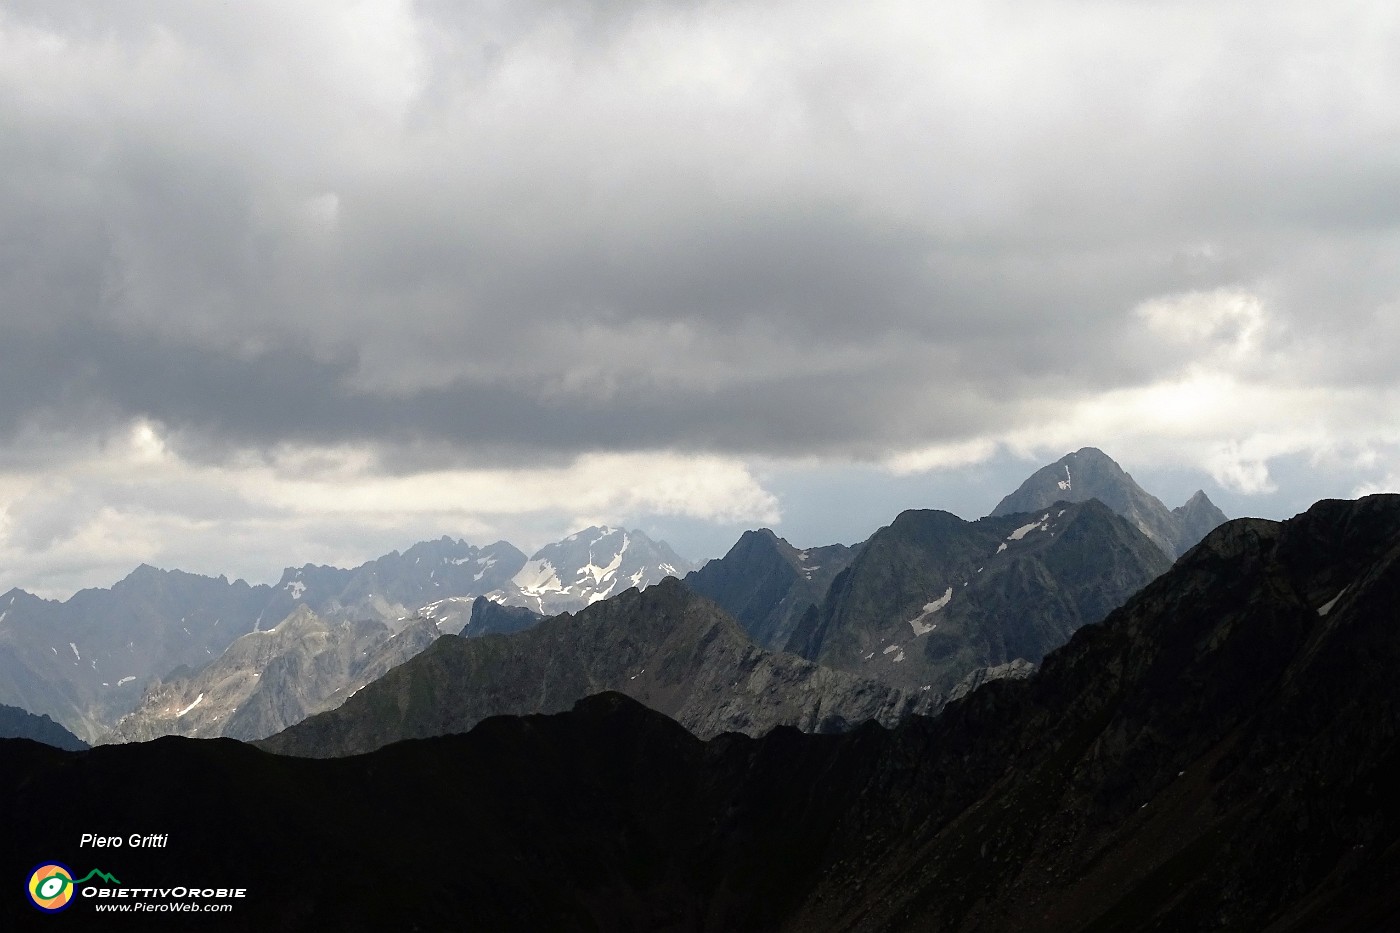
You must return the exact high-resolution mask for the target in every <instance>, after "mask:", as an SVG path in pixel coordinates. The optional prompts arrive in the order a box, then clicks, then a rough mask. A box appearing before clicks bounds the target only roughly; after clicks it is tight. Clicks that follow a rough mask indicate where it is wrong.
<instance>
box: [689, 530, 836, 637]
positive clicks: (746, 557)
mask: <svg viewBox="0 0 1400 933" xmlns="http://www.w3.org/2000/svg"><path fill="white" fill-rule="evenodd" d="M857 551H858V548H850V547H846V546H845V545H843V544H831V545H827V546H826V547H818V548H804V549H802V550H798V549H797V548H795V547H793V546H792V545H791V544H788V542H787V541H786V540H784V539H783V538H779V537H778V536H777V535H775V534H774V533H773V532H772V531H770V530H768V529H767V528H760V529H759V530H757V531H746V532H744V533H743V535H742V536H740V538H739V540H738V541H737V542H735V544H734V546H733V547H732V548H730V549H729V552H728V553H727V554H725V555H724V556H723V557H721V558H718V559H716V560H712V561H710V562H709V563H707V564H706V565H705V566H704V567H702V568H700V569H699V570H695V571H692V572H691V573H688V574H686V576H685V585H686V586H688V587H690V588H691V589H692V590H694V591H695V592H696V593H699V594H700V595H701V596H704V597H706V598H707V599H712V600H714V601H715V603H717V604H718V605H719V606H720V607H721V608H723V609H724V610H725V611H726V612H728V613H729V614H730V615H732V616H733V617H734V619H735V621H737V622H738V623H739V625H740V626H742V627H743V629H744V631H746V632H748V634H749V637H750V638H752V639H753V640H754V641H756V642H758V643H759V644H760V645H762V646H763V647H765V648H772V649H773V650H775V651H781V650H783V648H784V647H785V646H786V645H787V643H788V640H789V639H790V638H791V637H792V632H793V630H794V629H795V628H796V627H797V624H798V622H800V621H801V619H802V616H803V614H804V613H805V612H806V611H807V610H808V609H809V608H810V607H812V606H815V605H819V604H820V603H821V601H822V599H823V597H825V596H826V592H827V590H828V589H830V587H831V581H833V580H834V579H836V577H837V575H838V574H840V572H841V571H843V570H845V569H846V568H847V567H848V566H850V563H851V561H852V559H854V557H855V555H856V553H857Z"/></svg>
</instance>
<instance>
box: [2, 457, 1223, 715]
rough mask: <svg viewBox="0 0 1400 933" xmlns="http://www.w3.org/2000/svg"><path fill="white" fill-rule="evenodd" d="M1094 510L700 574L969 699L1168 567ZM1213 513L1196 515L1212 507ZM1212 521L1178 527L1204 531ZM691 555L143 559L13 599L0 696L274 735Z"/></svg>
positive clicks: (815, 646) (782, 619)
mask: <svg viewBox="0 0 1400 933" xmlns="http://www.w3.org/2000/svg"><path fill="white" fill-rule="evenodd" d="M1101 461H1106V464H1107V465H1104V463H1102V462H1101ZM1068 463H1072V464H1073V466H1072V467H1071V466H1068V465H1066V464H1068ZM1056 466H1057V465H1056V464H1052V465H1051V466H1050V467H1047V468H1045V469H1044V470H1041V471H1039V472H1038V473H1037V474H1036V475H1035V476H1033V477H1031V479H1030V480H1028V481H1027V483H1026V484H1023V487H1022V490H1021V491H1019V492H1018V493H1017V494H1015V495H1022V496H1023V497H1024V494H1026V491H1027V490H1029V489H1032V488H1033V487H1035V488H1038V487H1037V486H1036V483H1037V480H1036V477H1038V476H1041V475H1042V474H1044V473H1046V471H1047V470H1051V469H1052V467H1056ZM1059 466H1061V467H1063V468H1064V469H1065V471H1066V473H1067V475H1076V476H1081V477H1084V476H1087V477H1089V478H1088V479H1083V478H1081V481H1080V483H1079V486H1078V487H1076V488H1075V489H1074V490H1073V491H1075V492H1077V493H1080V494H1083V493H1085V491H1086V490H1088V491H1095V490H1097V491H1099V492H1101V493H1102V494H1103V495H1104V496H1105V497H1107V498H1108V499H1112V500H1114V501H1119V502H1122V503H1128V504H1129V505H1131V506H1134V507H1136V506H1137V505H1141V503H1144V502H1146V503H1149V504H1150V503H1156V502H1157V500H1156V499H1154V498H1152V497H1151V496H1149V495H1148V494H1147V493H1145V492H1144V491H1142V490H1141V489H1140V488H1139V487H1137V486H1136V484H1135V483H1133V481H1132V479H1131V477H1129V476H1128V475H1127V474H1126V473H1124V472H1123V471H1122V470H1121V469H1118V468H1117V465H1116V464H1113V463H1112V461H1111V460H1108V458H1106V457H1105V456H1104V455H1103V454H1101V453H1099V452H1098V451H1094V450H1092V449H1089V448H1086V449H1085V450H1083V451H1080V452H1078V453H1077V454H1071V455H1069V456H1068V457H1067V458H1065V461H1064V462H1062V463H1061V464H1059ZM1071 470H1072V471H1074V472H1072V473H1071V472H1070V471H1071ZM1040 485H1042V486H1043V485H1045V484H1043V483H1042V484H1040ZM1055 488H1058V487H1055ZM1008 498H1011V497H1008ZM1201 500H1204V496H1203V495H1201V496H1198V497H1196V499H1193V502H1198V501H1201ZM1204 501H1205V502H1206V503H1207V505H1208V500H1204ZM1157 504H1158V505H1159V506H1160V503H1157ZM1091 508H1092V507H1091V506H1090V505H1088V504H1084V503H1080V504H1073V505H1068V506H1066V507H1063V508H1061V507H1056V508H1053V509H1047V510H1046V511H1045V512H1044V513H1043V514H1042V515H1040V516H1030V517H1022V518H1015V517H1008V516H1000V517H989V518H987V519H983V520H981V521H980V522H976V523H968V522H963V521H962V520H961V519H958V518H956V517H955V516H952V515H949V514H947V513H933V512H918V511H916V512H908V513H904V514H903V515H901V516H899V518H898V519H896V521H895V522H894V523H893V524H892V525H891V526H889V527H888V528H884V529H881V530H880V531H878V532H877V533H876V534H875V535H874V536H873V537H872V538H871V539H870V540H869V541H867V542H863V543H861V544H858V545H856V546H854V547H847V546H844V545H839V544H837V545H828V546H825V547H818V548H804V549H798V548H795V547H793V546H792V545H790V544H788V542H786V541H784V540H783V539H781V538H778V537H777V536H776V535H774V534H773V533H772V532H771V531H768V530H766V529H764V530H759V531H754V532H746V533H745V534H744V535H743V536H742V537H741V538H740V540H739V542H738V543H737V544H736V545H735V546H734V548H732V549H731V551H730V552H729V553H728V554H726V555H725V557H723V558H721V559H719V560H715V561H711V562H709V563H708V564H707V565H706V566H705V567H703V568H701V569H699V570H695V571H693V572H691V573H689V574H688V575H687V576H686V581H687V585H688V586H689V587H690V588H691V589H692V590H693V591H695V592H697V593H699V594H701V595H704V596H707V597H709V598H711V599H713V600H714V601H715V602H716V603H717V604H718V605H719V606H720V607H721V608H723V609H724V610H725V611H726V612H728V613H730V614H732V615H733V616H734V617H735V618H736V619H737V620H738V622H739V625H740V626H741V627H742V628H743V629H744V631H745V632H747V634H748V635H749V637H750V638H752V639H753V640H754V641H755V642H757V643H758V644H759V645H760V646H762V647H765V648H769V649H772V650H777V651H784V650H786V651H790V652H793V653H797V654H799V655H802V656H803V657H805V658H807V659H808V660H814V661H818V662H820V663H821V664H822V665H823V666H826V667H831V668H834V669H838V670H843V671H846V672H848V673H852V674H854V675H856V676H857V677H861V678H866V679H869V678H874V679H877V680H880V681H881V682H883V683H886V684H888V685H892V686H896V687H899V688H900V689H902V690H907V691H920V692H933V693H935V694H939V695H951V694H952V693H953V691H955V690H957V689H959V684H960V683H961V682H962V681H963V679H964V678H967V677H977V678H983V679H985V678H986V677H989V676H990V677H995V676H997V675H998V674H999V673H1002V672H1006V673H1012V674H1019V673H1022V672H1023V671H1024V669H1025V666H1026V663H1027V662H1029V663H1031V664H1033V663H1034V662H1036V661H1038V660H1039V658H1040V657H1041V656H1043V654H1044V653H1045V651H1046V650H1049V649H1050V648H1053V647H1055V646H1056V645H1058V644H1060V643H1062V642H1063V641H1064V640H1065V639H1066V638H1067V637H1068V635H1069V634H1070V633H1071V632H1072V631H1073V630H1074V629H1075V628H1077V627H1078V626H1079V625H1082V624H1084V623H1085V622H1088V621H1093V620H1096V619H1098V618H1100V617H1102V615H1103V614H1104V613H1106V612H1107V611H1108V610H1109V609H1111V608H1112V607H1113V606H1116V605H1118V604H1119V603H1121V602H1122V600H1123V599H1125V598H1126V597H1127V596H1128V595H1129V594H1130V593H1131V592H1133V591H1134V590H1135V589H1137V588H1138V587H1140V586H1141V585H1142V584H1143V583H1145V582H1146V581H1147V580H1149V579H1151V578H1152V577H1153V576H1155V575H1156V574H1157V573H1160V572H1161V570H1162V569H1164V568H1165V566H1166V564H1165V561H1164V560H1161V559H1157V558H1154V557H1153V556H1152V555H1151V554H1150V553H1149V552H1150V548H1149V549H1144V548H1143V547H1141V546H1140V543H1141V542H1140V541H1137V540H1134V536H1135V534H1136V533H1135V532H1134V531H1133V530H1132V529H1128V530H1125V528H1124V524H1123V523H1122V522H1121V520H1118V519H1114V518H1113V516H1111V515H1109V514H1108V513H1107V511H1106V510H1104V509H1102V508H1099V509H1098V510H1097V511H1096V512H1094V513H1093V515H1092V516H1089V517H1082V516H1081V513H1083V512H1084V510H1085V509H1091ZM1145 508H1146V506H1143V507H1142V508H1140V509H1139V510H1138V512H1129V513H1128V514H1129V515H1130V516H1131V515H1137V516H1139V517H1140V515H1141V514H1148V512H1144V511H1143V509H1145ZM1213 509H1214V507H1213V506H1209V508H1204V507H1203V508H1200V509H1196V511H1194V512H1192V514H1193V515H1196V516H1197V517H1198V519H1200V522H1205V521H1207V520H1208V519H1209V520H1213V519H1210V512H1211V510H1213ZM1161 511H1163V512H1165V508H1164V507H1162V509H1161ZM1178 512H1182V510H1178ZM1167 514H1171V513H1167ZM1216 514H1218V513H1216ZM1201 516H1205V518H1201ZM1032 518H1037V519H1039V520H1038V521H1036V522H1031V519H1032ZM1114 521H1119V522H1120V524H1119V525H1118V526H1114V525H1113V522H1114ZM999 522H1000V523H1002V524H1005V523H1015V524H1016V527H1015V528H1012V527H1010V524H1008V527H1007V528H1004V529H1003V528H1001V527H1000V524H999ZM1200 522H1198V523H1197V524H1199V523H1200ZM1135 524H1137V525H1138V526H1139V527H1141V526H1142V524H1143V523H1142V522H1141V521H1135ZM1061 525H1063V528H1062V527H1061ZM1091 526H1092V527H1091ZM1194 527H1196V526H1195V525H1190V526H1189V527H1188V525H1182V526H1180V527H1179V528H1177V529H1176V530H1174V531H1173V534H1175V535H1177V540H1180V541H1183V542H1184V541H1185V540H1186V539H1185V538H1182V537H1181V536H1182V535H1185V534H1187V533H1188V531H1189V529H1190V528H1194ZM1183 529H1185V530H1183ZM1066 532H1067V533H1066ZM1136 537H1138V538H1141V535H1136ZM994 539H995V540H994ZM1096 549H1100V550H1102V553H1099V551H1098V550H1096ZM973 564H976V567H974V566H973ZM690 566H691V565H690V564H688V563H687V562H685V561H683V560H682V559H681V558H679V557H678V556H677V555H675V553H674V552H673V551H672V550H671V549H670V548H669V547H668V546H667V545H665V544H664V543H663V542H655V541H652V540H651V539H649V538H648V537H647V536H646V535H645V534H643V533H641V532H638V531H629V530H626V529H613V528H608V527H590V528H587V529H584V530H582V531H580V532H577V533H575V534H573V535H570V536H569V537H568V538H566V539H564V540H563V541H560V542H557V543H556V544H552V545H547V546H545V547H544V548H541V549H540V550H539V551H537V552H535V554H534V555H533V556H532V557H529V558H527V557H525V555H524V553H523V552H521V551H519V550H518V549H516V548H514V547H513V546H511V545H510V544H508V543H506V542H496V543H495V544H492V545H488V546H486V547H481V548H478V547H475V546H473V545H470V544H467V543H466V542H465V541H460V540H453V539H451V538H448V537H443V538H441V539H438V540H436V541H425V542H421V543H419V544H416V545H414V546H413V547H411V548H409V549H408V550H406V551H404V552H403V553H399V552H397V551H395V552H392V553H390V554H388V555H385V556H383V557H380V558H377V559H375V560H372V561H369V562H367V563H365V564H362V565H360V566H359V567H356V568H352V569H348V570H343V569H339V568H335V567H325V566H316V565H311V564H307V565H303V566H302V567H299V568H288V569H287V570H286V571H284V573H283V575H282V578H281V580H280V581H279V582H278V583H277V584H276V585H274V586H271V587H269V586H249V585H248V584H246V583H243V582H242V581H235V582H234V583H229V582H228V581H227V580H226V579H224V578H218V579H211V578H207V577H199V576H195V575H192V574H184V573H181V572H179V571H160V570H156V569H155V568H150V567H145V566H143V567H141V568H138V570H137V571H135V572H133V574H132V575H130V576H129V577H128V578H127V579H126V580H124V581H122V582H121V583H119V584H118V585H117V586H115V587H113V588H112V589H111V590H86V591H83V592H82V593H80V594H78V595H76V596H75V597H74V598H73V599H71V600H69V601H67V602H66V603H55V602H50V601H44V600H39V599H37V597H33V596H31V595H29V594H27V593H23V592H22V591H18V590H16V591H12V592H11V593H9V594H6V596H5V597H0V600H8V603H7V604H6V605H5V606H4V607H3V608H0V699H8V700H10V701H11V702H16V703H19V704H21V705H23V706H25V707H26V708H29V709H32V710H35V711H38V712H45V713H49V714H52V715H54V716H55V717H57V718H58V719H59V720H60V721H63V722H65V723H68V724H70V725H72V726H73V728H74V729H75V730H76V731H78V732H79V733H80V734H81V735H83V736H84V737H85V738H86V739H87V740H89V741H99V740H100V741H130V740H136V739H149V738H153V737H155V736H158V735H163V734H180V735H189V736H201V737H209V736H217V735H230V736H234V737H239V738H244V739H255V738H263V737H266V736H268V735H271V734H273V733H275V732H277V731H280V730H281V729H283V728H285V727H287V726H289V725H291V724H293V723H295V722H297V721H299V720H300V719H302V718H304V717H306V716H308V715H311V714H313V713H316V712H320V711H324V710H327V709H330V708H333V707H334V706H336V705H338V704H339V703H341V702H343V701H344V699H345V698H346V697H347V696H349V695H350V694H352V693H353V692H355V691H356V690H358V689H360V688H362V687H363V686H365V685H366V684H367V683H369V682H370V681H371V680H373V679H374V678H376V677H378V676H380V675H382V674H384V673H386V672H387V671H388V670H390V669H391V668H392V667H393V666H395V665H397V664H400V663H403V662H404V661H406V660H408V659H409V658H411V657H413V656H414V655H415V654H416V653H417V652H419V651H421V650H423V649H424V648H426V647H427V646H428V645H429V644H431V643H432V642H433V641H434V640H435V639H436V638H437V637H438V636H439V635H440V634H443V633H449V634H452V633H461V634H464V635H467V636H477V635H481V634H486V633H490V632H501V633H509V632H515V631H520V630H522V629H525V628H528V627H529V626H531V625H533V624H534V623H535V622H536V621H537V620H538V619H539V618H541V617H543V615H545V614H547V613H554V612H558V611H562V610H564V609H568V610H571V611H577V610H579V609H582V608H583V607H585V606H588V605H591V604H594V603H597V602H600V601H604V600H606V599H608V598H610V597H611V596H613V595H615V594H617V593H618V592H620V591H621V590H623V589H626V588H628V587H631V586H633V585H634V584H636V585H639V586H647V585H650V584H653V583H655V582H657V581H659V580H661V579H662V578H664V577H665V576H668V575H680V574H681V573H682V572H684V571H685V570H687V569H689V568H690ZM955 577H956V578H957V579H954V578H955ZM955 591H956V592H955ZM269 631H272V632H273V633H274V634H273V636H272V637H266V635H265V633H267V632H269ZM63 634H67V635H68V636H70V637H69V638H67V639H65V638H62V637H60V636H61V635H63ZM64 642H67V643H66V644H65V643H64ZM65 647H66V648H67V649H68V652H64V651H62V650H61V649H63V648H65ZM69 653H71V655H72V657H71V658H70V657H69ZM518 711H520V712H525V711H528V708H525V707H522V708H520V709H518Z"/></svg>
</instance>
